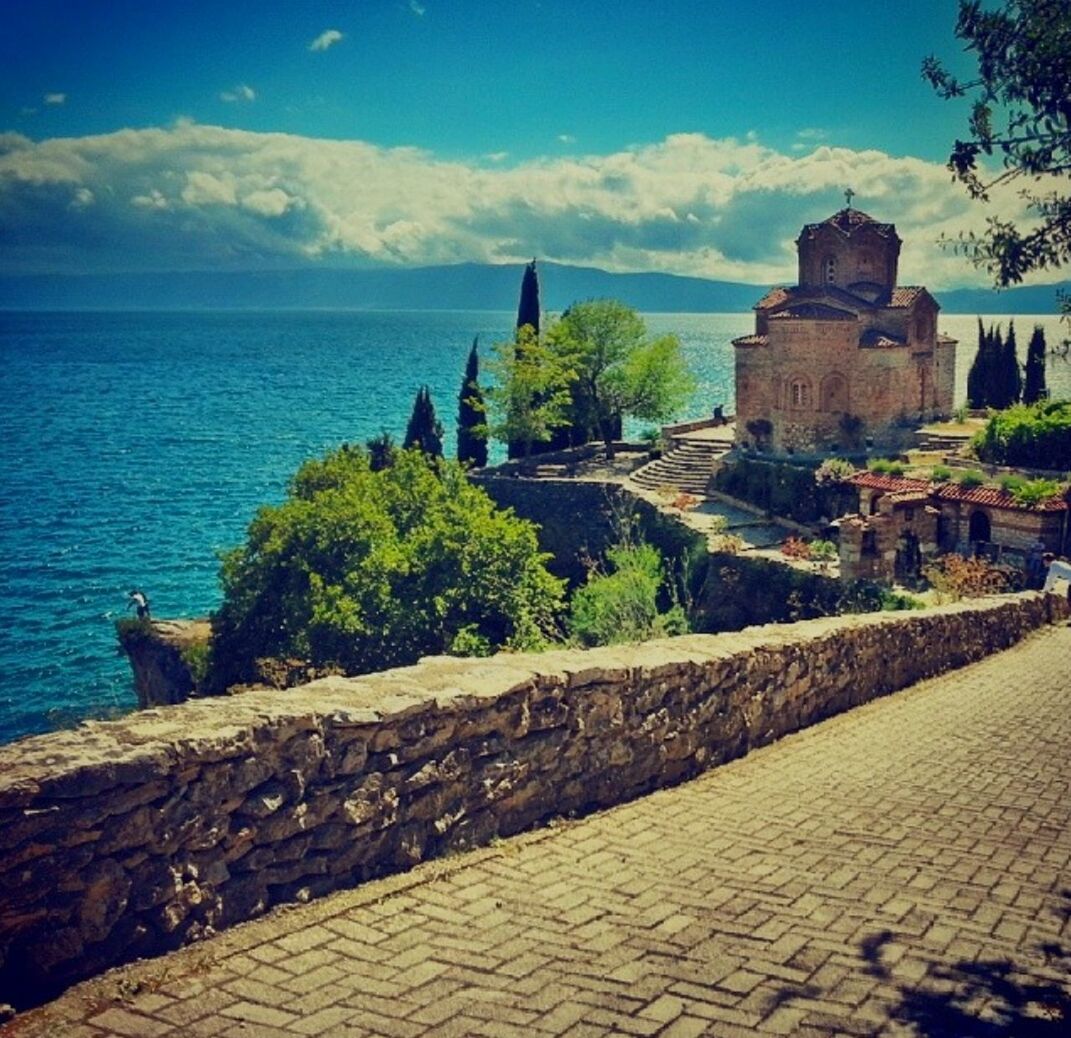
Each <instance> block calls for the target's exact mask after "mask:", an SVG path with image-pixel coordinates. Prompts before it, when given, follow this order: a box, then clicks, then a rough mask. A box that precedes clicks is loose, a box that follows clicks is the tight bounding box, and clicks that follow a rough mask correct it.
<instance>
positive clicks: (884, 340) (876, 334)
mask: <svg viewBox="0 0 1071 1038" xmlns="http://www.w3.org/2000/svg"><path fill="white" fill-rule="evenodd" d="M859 345H860V346H866V347H868V348H870V349H882V348H884V347H886V346H906V345H907V339H905V338H904V337H903V336H902V335H893V334H892V332H883V331H882V330H881V329H880V328H868V329H867V330H866V331H865V332H863V334H862V335H860V336H859Z"/></svg>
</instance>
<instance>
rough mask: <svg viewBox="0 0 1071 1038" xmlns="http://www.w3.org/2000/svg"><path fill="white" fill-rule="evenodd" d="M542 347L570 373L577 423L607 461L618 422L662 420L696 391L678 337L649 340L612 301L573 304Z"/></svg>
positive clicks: (632, 314) (633, 316)
mask: <svg viewBox="0 0 1071 1038" xmlns="http://www.w3.org/2000/svg"><path fill="white" fill-rule="evenodd" d="M547 342H548V344H549V345H550V347H551V349H552V350H553V351H554V352H555V353H557V354H558V355H559V356H561V357H562V358H563V360H564V361H565V363H566V365H567V366H568V367H569V368H571V369H572V370H573V371H574V372H575V376H574V382H573V386H572V394H571V395H572V401H573V405H574V408H575V410H576V412H577V417H578V418H579V420H581V421H583V422H584V423H585V424H587V425H588V426H590V427H591V428H594V429H597V430H598V435H599V437H600V438H601V439H602V441H603V443H604V445H605V448H606V456H607V457H608V458H612V457H613V456H614V439H615V437H616V436H617V435H619V430H620V428H621V421H622V419H623V418H625V417H634V418H643V419H646V420H648V421H661V420H663V419H666V418H668V417H670V416H671V415H672V414H673V413H674V411H676V410H677V409H678V408H679V407H680V406H681V405H683V404H684V403H685V402H686V401H687V399H688V397H689V396H690V395H691V393H692V392H693V391H694V388H695V383H694V381H693V379H692V377H691V375H690V374H689V372H688V368H687V365H686V364H685V361H684V355H683V353H682V351H681V346H680V342H679V341H678V339H677V337H676V336H674V335H663V336H660V337H658V338H650V337H649V336H648V335H647V328H646V326H645V325H644V322H643V319H642V318H641V317H640V315H639V314H637V313H636V311H635V310H633V309H632V308H631V307H628V306H626V305H625V304H624V303H620V302H618V301H617V300H614V299H593V300H589V301H588V302H584V303H575V304H574V305H573V306H571V307H569V309H568V310H567V311H566V312H565V313H564V314H562V317H561V319H560V320H559V321H558V322H557V323H556V324H555V325H554V326H553V327H552V328H551V329H550V330H549V331H548V332H547Z"/></svg>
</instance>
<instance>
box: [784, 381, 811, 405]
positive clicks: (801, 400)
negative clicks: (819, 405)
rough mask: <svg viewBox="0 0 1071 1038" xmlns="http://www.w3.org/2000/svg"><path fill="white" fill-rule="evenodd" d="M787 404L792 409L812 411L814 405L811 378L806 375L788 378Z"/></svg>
mask: <svg viewBox="0 0 1071 1038" xmlns="http://www.w3.org/2000/svg"><path fill="white" fill-rule="evenodd" d="M786 397H787V399H786V401H785V404H786V406H787V407H788V408H789V410H791V411H810V410H811V408H812V407H813V406H814V393H813V392H812V390H811V380H810V379H809V378H808V377H807V376H806V375H793V376H792V377H791V378H790V379H789V380H788V386H787V392H786Z"/></svg>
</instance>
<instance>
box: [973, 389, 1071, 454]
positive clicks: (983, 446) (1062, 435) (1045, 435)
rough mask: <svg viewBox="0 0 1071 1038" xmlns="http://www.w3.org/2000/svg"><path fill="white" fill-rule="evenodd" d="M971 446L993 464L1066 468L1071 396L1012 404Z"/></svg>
mask: <svg viewBox="0 0 1071 1038" xmlns="http://www.w3.org/2000/svg"><path fill="white" fill-rule="evenodd" d="M971 446H972V447H974V450H975V453H976V454H977V455H978V457H979V458H980V459H981V460H982V461H986V462H989V463H990V464H994V465H1022V466H1024V467H1027V468H1036V469H1058V470H1060V471H1066V470H1067V469H1069V468H1071V400H1042V401H1040V402H1039V403H1036V404H1017V405H1016V406H1015V407H1009V408H1008V409H1007V410H1006V411H1001V412H999V413H998V414H995V415H993V416H992V417H991V418H990V419H989V421H988V422H986V426H985V428H984V429H983V430H982V431H981V432H980V433H978V434H977V435H976V436H975V438H974V439H973V440H972V441H971Z"/></svg>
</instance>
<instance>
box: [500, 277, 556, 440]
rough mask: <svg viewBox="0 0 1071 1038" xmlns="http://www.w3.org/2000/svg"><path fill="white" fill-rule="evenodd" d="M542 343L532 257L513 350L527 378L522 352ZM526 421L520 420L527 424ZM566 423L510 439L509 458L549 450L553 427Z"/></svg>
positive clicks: (522, 278) (524, 283)
mask: <svg viewBox="0 0 1071 1038" xmlns="http://www.w3.org/2000/svg"><path fill="white" fill-rule="evenodd" d="M538 342H539V274H538V273H537V272H536V261H535V260H534V259H533V260H532V262H531V263H529V264H527V265H526V266H525V268H524V273H523V274H522V275H521V295H520V299H519V301H518V303H517V336H516V341H515V343H514V352H515V353H516V354H517V355H518V356H517V359H518V368H517V373H518V374H522V373H523V374H524V378H525V381H529V379H528V378H527V375H528V370H527V368H526V366H525V365H524V364H523V363H521V358H520V352H521V350H522V349H525V348H533V347H534V346H535V344H537V343H538ZM531 403H532V404H533V407H535V408H536V410H538V407H537V406H536V405H538V401H532V402H531ZM527 410H528V409H527V408H522V409H521V411H520V412H518V414H520V413H524V412H526V411H527ZM545 413H546V414H547V415H550V414H552V413H556V412H555V408H554V407H552V408H550V409H549V410H548V411H546V412H545ZM525 424H526V423H524V422H521V425H522V426H524V425H525ZM564 424H566V423H565V422H558V423H557V424H556V425H555V426H553V427H552V428H551V431H550V432H549V433H548V435H547V436H545V437H544V436H543V435H542V434H541V433H540V434H538V435H536V436H535V438H534V439H532V438H529V437H527V436H521V437H520V438H519V439H516V440H514V439H510V440H509V442H508V443H507V445H506V456H507V457H509V458H522V457H524V458H526V457H528V456H529V455H530V454H531V453H533V451H535V452H536V453H539V452H540V451H541V450H548V449H550V444H551V440H552V439H553V437H554V430H555V429H560V428H561V427H562V426H563V425H564ZM528 427H529V428H530V431H534V430H535V425H534V424H532V423H528Z"/></svg>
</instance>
